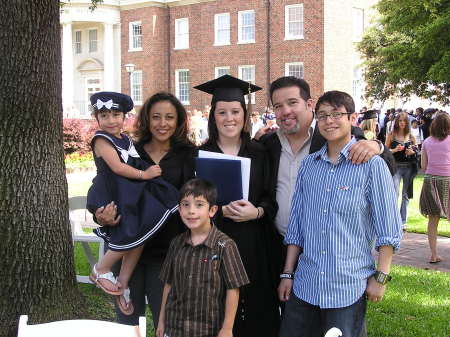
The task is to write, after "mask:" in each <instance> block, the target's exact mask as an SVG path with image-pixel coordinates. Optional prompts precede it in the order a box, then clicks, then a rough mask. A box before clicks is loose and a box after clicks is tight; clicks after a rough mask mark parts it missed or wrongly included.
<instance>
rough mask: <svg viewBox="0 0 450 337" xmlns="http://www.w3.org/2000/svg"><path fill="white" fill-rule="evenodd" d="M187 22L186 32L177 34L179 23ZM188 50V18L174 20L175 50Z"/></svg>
mask: <svg viewBox="0 0 450 337" xmlns="http://www.w3.org/2000/svg"><path fill="white" fill-rule="evenodd" d="M182 22H187V32H184V33H181V32H179V23H182ZM183 39H187V40H183ZM174 49H189V18H180V19H175V48H174Z"/></svg>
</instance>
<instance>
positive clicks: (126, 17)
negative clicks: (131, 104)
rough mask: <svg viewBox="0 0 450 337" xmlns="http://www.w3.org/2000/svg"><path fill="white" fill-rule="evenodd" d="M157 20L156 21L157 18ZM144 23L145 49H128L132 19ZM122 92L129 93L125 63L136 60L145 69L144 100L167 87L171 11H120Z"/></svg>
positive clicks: (143, 41) (141, 68)
mask: <svg viewBox="0 0 450 337" xmlns="http://www.w3.org/2000/svg"><path fill="white" fill-rule="evenodd" d="M154 20H155V21H154ZM133 21H141V22H142V51H133V52H129V51H128V50H129V22H133ZM121 27H122V31H121V49H122V67H121V71H122V91H123V92H124V93H129V92H130V81H129V78H128V76H129V75H128V73H127V72H126V70H125V67H124V65H125V64H127V63H133V64H135V65H136V70H142V86H143V91H142V95H143V100H144V101H145V99H146V98H148V97H149V96H150V95H151V94H152V93H155V92H158V91H161V90H168V83H169V82H168V81H169V80H168V61H169V56H168V48H169V45H168V40H169V33H168V11H167V9H166V8H161V7H146V8H140V9H135V10H124V11H121Z"/></svg>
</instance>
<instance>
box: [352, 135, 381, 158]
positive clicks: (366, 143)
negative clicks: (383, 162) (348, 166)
mask: <svg viewBox="0 0 450 337" xmlns="http://www.w3.org/2000/svg"><path fill="white" fill-rule="evenodd" d="M377 154H378V155H379V154H380V145H379V144H378V142H377V141H374V140H359V141H357V142H356V143H355V144H353V145H352V146H351V147H350V151H349V159H350V160H351V161H352V163H353V164H362V163H366V162H368V161H369V160H370V158H372V157H373V156H375V155H377Z"/></svg>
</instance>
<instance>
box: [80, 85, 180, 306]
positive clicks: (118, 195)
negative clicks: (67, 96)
mask: <svg viewBox="0 0 450 337" xmlns="http://www.w3.org/2000/svg"><path fill="white" fill-rule="evenodd" d="M91 104H92V107H93V109H94V115H95V118H96V119H97V122H98V125H99V128H100V131H97V132H96V133H95V136H94V137H93V139H92V142H91V146H92V150H93V153H94V160H95V165H96V166H97V176H96V177H95V178H94V180H93V182H92V186H91V188H90V189H89V192H88V196H87V206H86V207H87V209H88V210H89V211H91V212H92V213H95V211H96V210H97V209H98V208H100V207H103V206H106V205H107V204H109V203H110V202H111V201H114V203H116V205H117V207H118V214H120V222H119V224H118V225H116V226H102V227H100V228H97V229H95V230H94V232H95V234H97V235H98V236H100V237H102V238H103V239H104V240H105V241H106V242H107V243H108V247H109V249H108V251H107V252H106V253H105V255H104V256H103V258H102V259H101V260H100V261H99V262H98V263H97V264H96V265H95V266H94V268H93V269H92V272H91V275H90V279H91V281H92V282H94V283H95V284H96V285H97V286H98V287H99V288H101V289H102V290H103V291H105V292H106V293H108V294H111V295H116V296H117V297H116V301H117V304H118V306H119V308H120V310H121V311H122V312H123V313H124V314H126V315H131V314H132V313H133V310H134V309H133V306H132V303H131V301H130V298H129V293H130V290H129V288H128V281H129V279H130V277H131V275H132V273H133V270H134V268H135V266H136V264H137V261H138V260H139V257H140V255H141V253H142V249H143V247H144V246H143V244H144V243H145V241H146V240H147V239H149V238H150V237H152V236H153V235H154V234H155V233H156V232H157V231H158V230H159V229H160V228H161V226H163V225H164V224H165V223H166V222H167V220H168V218H169V217H170V216H171V214H173V213H175V212H176V211H177V210H178V196H179V195H178V190H177V189H176V188H175V187H173V186H172V185H170V184H169V183H167V182H166V181H164V180H163V179H162V178H161V177H160V175H161V168H160V167H159V166H158V165H152V166H149V165H148V164H147V163H146V162H145V161H144V160H142V159H141V158H140V157H139V155H138V153H137V152H136V149H135V148H134V145H133V142H132V141H131V139H130V138H129V137H128V136H127V135H125V134H123V133H121V131H122V127H123V124H124V120H125V114H126V113H127V112H129V111H130V110H132V109H133V101H132V100H131V98H130V97H129V96H127V95H124V94H120V93H115V92H98V93H95V94H94V95H92V96H91ZM121 259H122V267H121V270H120V274H119V276H118V278H117V279H116V278H115V277H114V275H113V273H112V272H111V268H112V266H113V265H114V264H115V263H116V262H118V261H119V260H121Z"/></svg>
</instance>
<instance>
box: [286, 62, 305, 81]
mask: <svg viewBox="0 0 450 337" xmlns="http://www.w3.org/2000/svg"><path fill="white" fill-rule="evenodd" d="M284 73H285V75H286V76H294V77H297V78H303V76H304V68H303V62H292V63H286V64H285V71H284Z"/></svg>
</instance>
